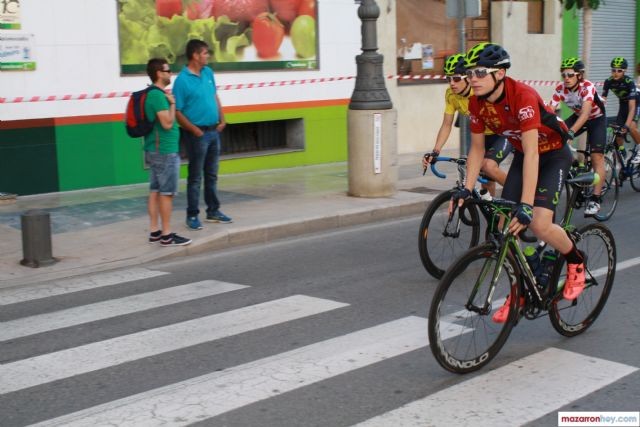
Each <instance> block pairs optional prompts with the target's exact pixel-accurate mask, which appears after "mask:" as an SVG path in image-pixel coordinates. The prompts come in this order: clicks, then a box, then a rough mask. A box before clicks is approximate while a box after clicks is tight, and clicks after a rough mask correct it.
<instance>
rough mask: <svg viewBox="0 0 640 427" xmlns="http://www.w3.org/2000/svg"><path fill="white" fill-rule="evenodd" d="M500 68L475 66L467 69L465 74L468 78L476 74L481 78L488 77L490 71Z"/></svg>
mask: <svg viewBox="0 0 640 427" xmlns="http://www.w3.org/2000/svg"><path fill="white" fill-rule="evenodd" d="M498 70H499V68H474V69H473V70H467V71H466V72H465V74H466V75H467V78H469V79H470V78H473V76H476V77H477V78H479V79H482V78H485V77H487V76H488V75H489V74H490V73H493V72H496V71H498Z"/></svg>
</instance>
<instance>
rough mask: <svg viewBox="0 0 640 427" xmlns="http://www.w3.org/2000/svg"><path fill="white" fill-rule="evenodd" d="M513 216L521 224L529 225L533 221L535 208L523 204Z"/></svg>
mask: <svg viewBox="0 0 640 427" xmlns="http://www.w3.org/2000/svg"><path fill="white" fill-rule="evenodd" d="M513 216H514V217H515V218H517V219H518V222H519V223H520V224H522V225H529V224H531V220H532V219H533V206H531V205H530V204H528V203H522V202H521V203H520V204H519V205H518V206H517V207H516V210H515V211H514V212H513Z"/></svg>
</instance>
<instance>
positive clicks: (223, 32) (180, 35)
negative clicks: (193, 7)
mask: <svg viewBox="0 0 640 427" xmlns="http://www.w3.org/2000/svg"><path fill="white" fill-rule="evenodd" d="M118 2H119V13H118V23H119V36H120V62H121V64H126V65H143V64H146V63H147V61H148V60H149V58H153V57H164V58H166V59H167V60H168V61H169V63H171V64H183V63H186V62H187V59H186V58H185V56H184V52H185V47H186V44H187V41H189V39H192V38H196V39H201V40H204V41H205V42H206V43H207V44H209V46H211V48H212V50H213V55H212V60H213V61H214V62H235V61H238V59H239V53H240V51H239V49H241V48H243V47H245V46H248V45H249V44H250V43H251V40H250V32H251V30H250V29H249V28H241V26H240V25H239V24H238V23H236V22H231V21H229V19H228V18H227V17H226V16H221V17H220V18H219V19H218V20H216V19H215V18H213V17H210V18H202V19H193V20H192V19H189V18H188V17H187V16H186V12H185V14H183V15H173V16H172V17H171V18H165V17H161V16H157V15H156V9H155V2H154V0H118Z"/></svg>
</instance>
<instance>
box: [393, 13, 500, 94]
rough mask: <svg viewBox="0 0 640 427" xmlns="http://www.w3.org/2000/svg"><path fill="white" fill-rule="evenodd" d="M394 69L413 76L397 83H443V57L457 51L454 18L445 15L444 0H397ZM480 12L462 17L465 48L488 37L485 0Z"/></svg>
mask: <svg viewBox="0 0 640 427" xmlns="http://www.w3.org/2000/svg"><path fill="white" fill-rule="evenodd" d="M396 4H397V7H396V28H397V30H396V35H397V40H396V46H397V55H396V56H397V72H398V74H399V75H405V76H406V75H410V76H415V77H417V78H414V79H399V80H398V82H399V84H416V83H418V84H419V83H444V82H445V81H444V80H443V79H432V78H429V77H430V76H442V74H443V72H444V60H445V59H446V57H447V56H449V55H452V54H454V53H457V52H458V51H459V50H460V40H459V34H458V25H457V24H458V21H457V20H456V19H451V18H447V13H446V4H445V1H444V0H397V3H396ZM481 11H482V15H481V16H479V17H477V18H468V19H465V32H466V40H465V50H466V49H469V48H470V47H471V46H473V45H475V44H476V43H478V42H480V41H488V40H489V37H490V16H489V0H482V1H481Z"/></svg>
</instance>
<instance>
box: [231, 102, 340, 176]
mask: <svg viewBox="0 0 640 427" xmlns="http://www.w3.org/2000/svg"><path fill="white" fill-rule="evenodd" d="M226 119H227V122H229V123H250V122H258V121H268V120H283V119H284V120H286V119H303V120H304V127H305V138H306V140H305V149H304V151H295V152H291V153H277V154H271V155H269V154H266V155H260V156H256V157H244V158H234V159H225V160H223V161H222V162H221V163H220V173H221V174H225V173H239V172H250V171H255V170H264V169H277V168H287V167H294V166H304V165H312V164H318V163H329V162H339V161H344V160H346V159H347V106H346V105H341V106H330V107H316V108H301V109H291V110H273V111H261V112H251V113H228V114H226Z"/></svg>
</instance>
